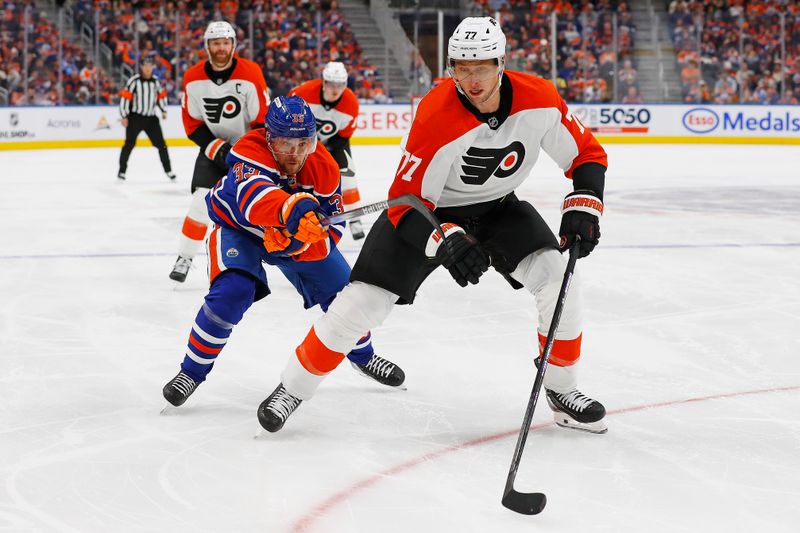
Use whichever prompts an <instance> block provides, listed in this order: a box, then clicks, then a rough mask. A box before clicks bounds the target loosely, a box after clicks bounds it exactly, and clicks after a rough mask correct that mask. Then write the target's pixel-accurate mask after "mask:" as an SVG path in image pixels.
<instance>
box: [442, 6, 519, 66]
mask: <svg viewBox="0 0 800 533" xmlns="http://www.w3.org/2000/svg"><path fill="white" fill-rule="evenodd" d="M505 55H506V36H505V35H504V34H503V30H501V29H500V24H498V23H497V21H496V20H495V19H493V18H492V17H467V18H465V19H464V20H462V21H461V22H460V23H459V25H458V26H457V27H456V30H455V31H454V32H453V35H452V36H450V40H449V41H448V42H447V59H448V63H451V62H452V61H454V60H456V59H463V60H467V61H480V60H483V59H497V60H498V62H500V61H502V60H503V58H504V57H505Z"/></svg>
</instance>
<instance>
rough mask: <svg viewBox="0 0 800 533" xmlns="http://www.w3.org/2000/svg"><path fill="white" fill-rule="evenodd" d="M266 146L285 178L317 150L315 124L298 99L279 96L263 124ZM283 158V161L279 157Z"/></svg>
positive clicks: (271, 105)
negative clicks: (264, 125) (280, 167)
mask: <svg viewBox="0 0 800 533" xmlns="http://www.w3.org/2000/svg"><path fill="white" fill-rule="evenodd" d="M264 122H265V123H266V126H267V144H268V145H269V148H270V150H272V153H273V155H275V157H276V159H277V160H278V164H280V165H281V166H282V167H284V168H283V170H284V171H285V172H286V173H287V174H295V173H297V172H298V171H299V170H300V168H302V166H303V164H304V163H305V159H306V157H307V156H308V155H309V154H311V153H313V152H314V150H316V149H317V121H316V119H315V118H314V113H312V112H311V108H310V107H308V104H307V103H306V101H305V100H303V99H302V98H300V97H299V96H278V97H277V98H275V99H274V100H273V101H272V103H270V104H269V109H268V110H267V116H266V119H265V120H264ZM281 156H282V157H281Z"/></svg>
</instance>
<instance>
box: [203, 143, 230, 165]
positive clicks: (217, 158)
mask: <svg viewBox="0 0 800 533" xmlns="http://www.w3.org/2000/svg"><path fill="white" fill-rule="evenodd" d="M230 151H231V145H230V143H227V142H225V141H223V140H222V139H214V140H213V141H211V142H210V143H208V146H206V149H205V150H203V153H204V154H205V155H206V157H207V158H209V159H210V160H211V161H213V162H214V164H215V165H217V166H218V167H219V168H220V169H222V170H224V171H226V172H227V171H228V163H226V162H225V159H226V158H227V157H228V152H230Z"/></svg>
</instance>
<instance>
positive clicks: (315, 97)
mask: <svg viewBox="0 0 800 533" xmlns="http://www.w3.org/2000/svg"><path fill="white" fill-rule="evenodd" d="M289 95H290V96H299V97H300V98H302V99H303V100H305V101H306V103H308V105H309V107H311V112H312V113H314V118H316V119H317V138H319V140H320V141H322V142H323V143H327V142H328V140H329V139H330V138H331V137H333V136H334V135H338V136H340V137H345V138H350V137H352V136H353V133H354V132H355V131H356V119H357V118H358V98H356V95H355V93H354V92H353V91H351V90H350V89H348V88H345V90H344V92H343V93H342V97H341V98H339V101H338V102H336V103H335V104H334V106H333V107H328V106H326V105H323V103H322V80H311V81H307V82H305V83H303V84H302V85H299V86H297V87H295V88H294V89H292V90H291V91H290V92H289Z"/></svg>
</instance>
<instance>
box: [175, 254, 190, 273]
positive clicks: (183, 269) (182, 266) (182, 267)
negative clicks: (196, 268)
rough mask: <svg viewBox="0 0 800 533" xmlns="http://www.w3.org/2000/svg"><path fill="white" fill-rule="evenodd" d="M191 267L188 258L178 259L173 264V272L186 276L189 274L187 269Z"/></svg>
mask: <svg viewBox="0 0 800 533" xmlns="http://www.w3.org/2000/svg"><path fill="white" fill-rule="evenodd" d="M191 266H192V260H191V259H190V258H188V257H178V260H177V261H176V262H175V268H173V269H172V270H174V271H175V272H180V273H181V274H186V273H188V272H189V268H191Z"/></svg>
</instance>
